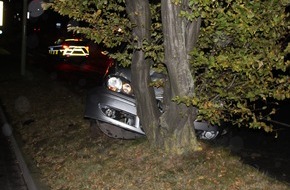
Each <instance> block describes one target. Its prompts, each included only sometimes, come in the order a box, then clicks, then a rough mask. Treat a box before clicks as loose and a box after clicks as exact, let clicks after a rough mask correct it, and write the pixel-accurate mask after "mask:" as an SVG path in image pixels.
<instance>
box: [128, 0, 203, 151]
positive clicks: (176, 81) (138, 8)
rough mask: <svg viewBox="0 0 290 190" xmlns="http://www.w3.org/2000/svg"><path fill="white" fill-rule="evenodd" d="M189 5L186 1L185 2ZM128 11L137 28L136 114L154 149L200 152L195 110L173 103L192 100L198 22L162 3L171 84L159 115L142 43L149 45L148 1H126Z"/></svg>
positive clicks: (178, 7)
mask: <svg viewBox="0 0 290 190" xmlns="http://www.w3.org/2000/svg"><path fill="white" fill-rule="evenodd" d="M186 2H187V1H186ZM126 8H127V13H128V15H129V18H130V20H131V22H132V23H133V25H135V26H136V27H134V29H133V37H134V40H135V42H136V44H135V45H136V50H135V51H134V53H133V59H132V66H131V71H132V85H133V88H134V90H135V91H134V93H135V96H136V99H137V113H138V116H139V117H140V120H141V123H142V126H143V128H144V131H145V133H146V136H147V138H148V140H149V142H150V143H151V145H153V146H155V147H158V148H161V149H164V150H166V151H167V152H169V153H173V154H176V153H177V154H181V153H184V152H188V151H195V150H197V149H198V148H199V147H198V143H197V139H196V136H195V132H194V129H193V123H194V120H195V117H196V116H195V114H194V112H195V110H194V108H193V107H187V106H186V105H184V104H180V105H178V104H177V103H175V102H173V101H172V98H174V97H176V96H181V97H182V96H193V90H194V82H193V79H192V75H191V71H190V65H189V56H188V53H189V51H190V50H191V49H192V47H193V46H194V44H195V43H196V38H197V36H198V27H199V24H200V22H198V20H196V21H194V22H189V21H188V20H186V19H184V18H181V17H180V15H179V14H180V11H181V5H175V4H173V3H172V1H171V0H162V23H163V33H164V46H165V64H166V66H167V69H168V76H169V78H168V79H169V80H168V81H167V83H166V86H165V94H164V112H163V114H162V115H161V114H160V112H159V111H158V108H157V104H156V100H155V96H154V91H153V89H152V88H151V87H149V84H150V75H149V71H150V63H149V61H150V60H146V59H145V52H144V51H142V43H143V40H148V41H150V25H151V15H150V9H149V1H148V0H146V1H145V0H134V1H131V0H126Z"/></svg>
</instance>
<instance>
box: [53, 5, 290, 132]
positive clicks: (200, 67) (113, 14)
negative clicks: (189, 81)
mask: <svg viewBox="0 0 290 190" xmlns="http://www.w3.org/2000/svg"><path fill="white" fill-rule="evenodd" d="M152 2H156V1H152ZM152 2H150V3H151V14H152V18H153V21H152V27H151V30H152V42H150V43H149V42H147V41H144V43H143V46H142V50H144V51H145V52H146V56H147V58H151V59H152V60H153V61H154V62H155V63H162V62H163V59H164V55H163V44H162V24H161V18H160V16H161V15H160V5H159V4H158V3H152ZM186 2H187V1H184V2H183V1H174V3H175V4H176V6H178V5H179V4H180V3H186ZM287 3H289V2H288V1H287V0H282V1H281V0H280V1H279V0H271V1H270V0H269V1H250V2H249V1H244V0H238V1H233V0H223V1H216V0H207V1H204V0H190V1H188V5H189V7H190V9H184V10H183V11H182V12H181V14H180V16H184V17H186V18H188V19H189V20H194V19H195V18H197V17H201V18H202V26H201V31H200V36H199V40H198V45H197V46H196V47H195V49H194V51H193V52H192V53H191V58H192V65H191V66H192V75H193V79H194V80H195V90H194V97H176V98H175V99H174V100H176V101H177V102H179V103H185V104H186V105H188V106H196V107H198V109H199V113H198V114H199V118H200V119H201V118H203V119H208V120H210V121H211V122H213V123H219V122H220V121H221V120H224V121H234V123H237V124H239V125H244V124H246V125H248V126H249V127H251V128H264V129H265V130H266V131H269V130H271V128H269V127H268V126H267V125H266V124H265V123H264V122H263V119H267V118H264V117H265V113H262V112H264V111H265V110H266V109H267V103H268V101H269V100H283V99H285V98H290V97H289V94H290V87H289V83H290V79H289V74H287V73H286V69H287V67H289V64H290V62H289V61H286V60H285V59H284V57H285V55H286V54H287V53H289V52H290V47H288V48H284V49H282V48H281V47H282V46H281V45H282V41H283V38H285V36H286V34H287V33H289V19H288V20H287V19H286V17H287V14H288V13H286V12H285V7H286V6H287ZM52 5H53V6H52V7H53V9H54V10H55V11H57V12H59V13H61V14H62V15H68V16H69V17H71V18H74V19H76V20H79V21H83V22H85V23H87V27H71V28H69V30H71V31H74V32H77V33H82V34H84V35H85V36H86V37H87V38H88V39H91V40H93V41H95V42H97V43H102V44H104V45H105V46H106V47H108V48H115V49H119V47H120V46H121V45H124V44H125V45H126V48H125V49H124V51H122V52H119V51H114V52H111V53H112V54H111V57H113V58H114V59H116V60H117V61H119V62H120V63H122V64H123V65H129V64H130V63H131V57H132V55H131V53H132V51H133V49H136V47H134V45H133V44H134V43H133V42H134V40H135V39H133V38H132V28H133V27H134V26H133V25H132V24H131V23H130V21H129V19H128V17H127V15H126V4H125V2H124V1H123V0H117V1H107V0H99V1H95V0H85V1H71V0H70V1H66V0H55V1H54V2H53V4H52ZM189 10H190V11H189ZM288 16H289V15H288ZM287 27H288V28H287ZM139 48H140V47H139ZM163 70H164V68H163ZM272 113H275V110H272V111H269V112H267V114H269V115H270V114H272ZM266 116H268V115H266Z"/></svg>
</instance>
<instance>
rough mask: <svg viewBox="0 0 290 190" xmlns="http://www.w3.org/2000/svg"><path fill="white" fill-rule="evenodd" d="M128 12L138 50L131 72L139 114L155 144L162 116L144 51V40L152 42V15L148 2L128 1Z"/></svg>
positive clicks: (135, 53)
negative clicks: (151, 85)
mask: <svg viewBox="0 0 290 190" xmlns="http://www.w3.org/2000/svg"><path fill="white" fill-rule="evenodd" d="M126 11H127V13H128V15H129V18H130V20H131V22H132V23H133V25H135V27H134V28H133V38H134V40H135V46H136V47H137V48H136V50H135V51H134V52H133V58H132V65H131V72H132V85H133V89H134V94H135V96H136V99H137V113H138V116H139V117H140V120H141V123H142V126H143V129H144V131H145V133H146V136H147V138H148V139H149V141H150V142H154V141H155V140H154V139H155V135H156V130H157V127H156V126H158V117H159V115H160V113H159V111H158V107H157V105H156V99H155V95H154V91H153V88H152V87H150V60H146V59H145V52H144V51H142V50H141V49H142V44H143V41H144V40H147V41H150V36H151V32H150V27H151V14H150V8H149V1H148V0H134V1H132V0H126Z"/></svg>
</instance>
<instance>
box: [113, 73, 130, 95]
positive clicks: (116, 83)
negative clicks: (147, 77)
mask: <svg viewBox="0 0 290 190" xmlns="http://www.w3.org/2000/svg"><path fill="white" fill-rule="evenodd" d="M107 87H108V89H110V90H112V91H114V92H121V93H125V94H128V95H132V93H133V90H132V87H131V84H130V83H129V81H127V80H126V79H123V78H120V77H117V76H111V77H109V78H108V79H107Z"/></svg>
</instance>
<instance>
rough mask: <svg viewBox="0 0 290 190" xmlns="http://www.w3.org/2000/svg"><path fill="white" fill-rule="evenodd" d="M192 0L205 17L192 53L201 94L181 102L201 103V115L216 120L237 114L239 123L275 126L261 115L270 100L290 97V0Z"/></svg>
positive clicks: (233, 117)
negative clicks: (289, 39) (288, 41)
mask: <svg viewBox="0 0 290 190" xmlns="http://www.w3.org/2000/svg"><path fill="white" fill-rule="evenodd" d="M192 2H194V4H193V6H196V7H198V8H197V9H198V10H199V11H198V12H197V13H195V15H194V16H201V17H202V19H203V24H202V27H201V33H200V37H199V41H198V46H197V47H196V48H195V49H194V51H193V52H192V54H191V56H192V70H193V77H194V79H195V84H196V87H195V97H183V99H181V100H180V101H182V102H185V103H187V104H188V105H194V106H197V107H198V108H199V114H200V116H202V117H203V118H206V119H210V120H211V121H212V122H214V123H217V122H218V121H220V120H221V119H223V120H225V121H229V120H233V119H236V120H235V123H238V124H239V125H241V124H243V125H245V124H247V125H248V126H249V127H251V128H264V129H265V130H266V131H268V130H271V129H270V128H268V126H267V125H266V124H265V123H264V122H263V119H265V118H263V117H265V113H264V114H261V112H263V110H266V108H267V105H266V103H268V101H269V99H275V100H284V99H285V98H290V86H289V85H290V78H289V71H288V73H287V72H286V69H287V68H289V66H290V61H289V60H288V61H287V60H285V58H284V57H285V55H287V53H289V52H290V51H289V50H290V49H289V47H288V49H287V48H286V49H282V42H283V40H284V38H285V37H286V35H287V34H288V33H289V29H290V28H289V19H288V20H287V19H286V18H287V16H289V13H286V12H285V7H286V5H287V4H286V3H289V2H287V1H284V2H283V1H278V0H277V1H276V0H273V1H251V2H248V1H242V0H239V1H231V0H228V1H192ZM287 14H288V15H287ZM183 15H184V16H187V17H189V18H191V17H192V14H190V15H187V14H186V13H183ZM263 102H264V103H263ZM258 109H260V110H258ZM274 112H275V111H274V110H273V111H272V112H271V113H270V114H272V113H274Z"/></svg>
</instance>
